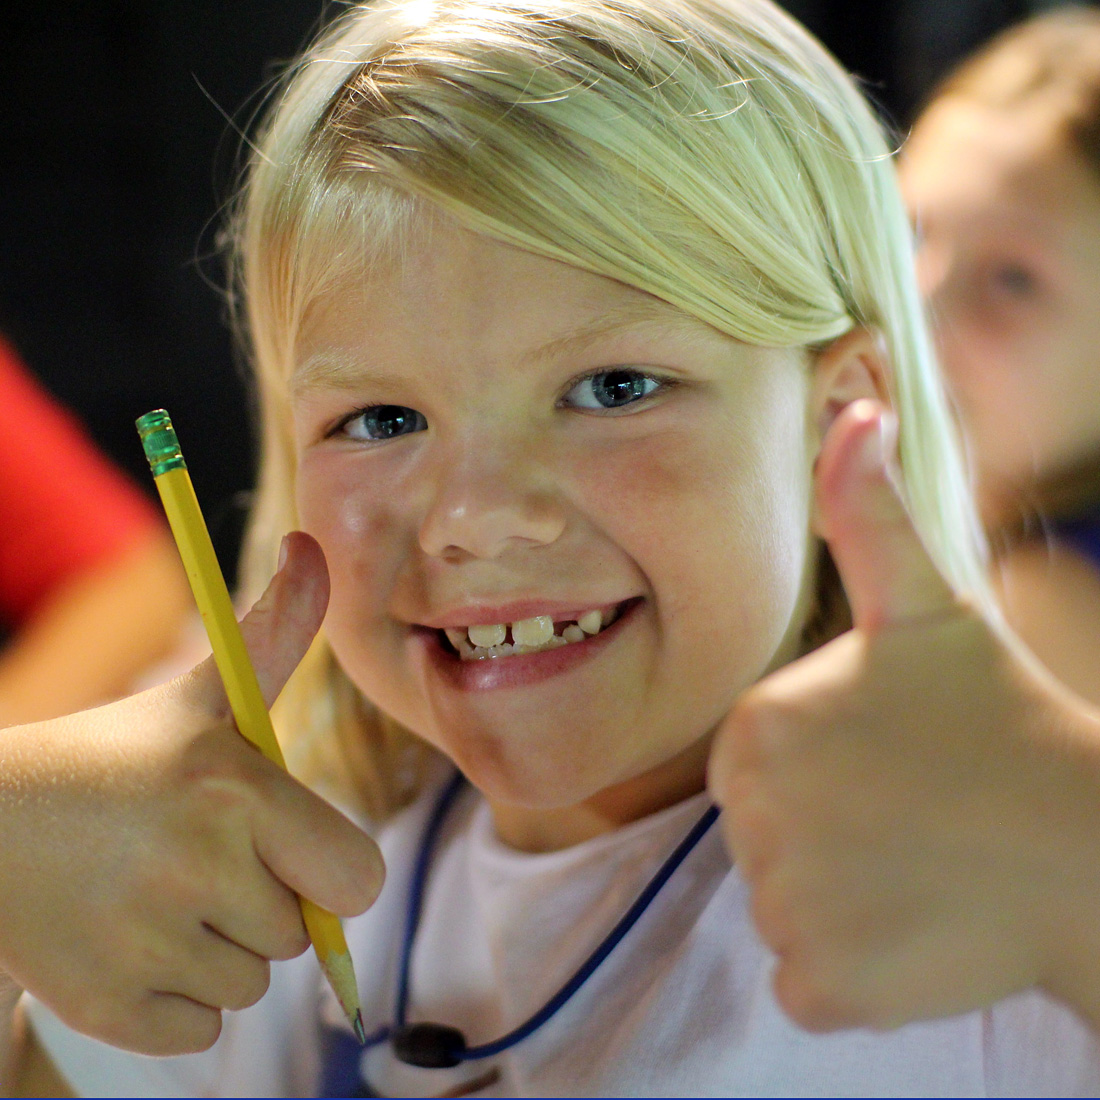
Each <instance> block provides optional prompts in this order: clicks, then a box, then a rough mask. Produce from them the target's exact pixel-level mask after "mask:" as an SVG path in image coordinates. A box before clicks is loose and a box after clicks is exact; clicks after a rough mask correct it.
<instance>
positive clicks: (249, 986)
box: [223, 956, 271, 1011]
mask: <svg viewBox="0 0 1100 1100" xmlns="http://www.w3.org/2000/svg"><path fill="white" fill-rule="evenodd" d="M270 984H271V964H270V963H269V962H268V961H267V959H261V958H259V957H256V956H253V957H252V958H251V959H249V961H248V964H247V965H245V966H244V967H242V968H241V973H240V974H239V975H238V978H237V981H236V982H235V983H234V988H233V989H232V991H231V992H230V995H229V996H228V997H227V998H226V1003H225V1005H224V1006H223V1007H225V1008H227V1009H230V1010H232V1011H238V1010H240V1009H242V1008H250V1007H251V1006H252V1005H254V1004H256V1002H257V1001H259V1000H260V998H261V997H263V995H264V994H265V993H266V992H267V989H268V986H269V985H270Z"/></svg>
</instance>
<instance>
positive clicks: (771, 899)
mask: <svg viewBox="0 0 1100 1100" xmlns="http://www.w3.org/2000/svg"><path fill="white" fill-rule="evenodd" d="M750 910H751V913H752V919H753V923H754V924H755V925H756V930H757V932H758V933H759V935H760V938H761V939H762V940H763V941H764V942H765V943H766V944H767V945H768V946H769V947H770V948H771V949H772V950H773V951H777V952H779V951H783V950H785V949H788V948H789V947H791V946H792V945H793V944H794V943H795V941H796V939H797V929H796V928H795V925H794V922H793V920H792V918H791V913H790V909H789V907H788V905H787V902H786V899H785V898H784V897H783V895H782V893H781V892H780V891H779V890H778V889H777V888H775V886H774V885H773V883H772V882H771V881H770V880H765V881H763V882H761V883H760V884H759V885H758V886H757V888H756V889H755V890H754V891H753V894H752V899H751V902H750Z"/></svg>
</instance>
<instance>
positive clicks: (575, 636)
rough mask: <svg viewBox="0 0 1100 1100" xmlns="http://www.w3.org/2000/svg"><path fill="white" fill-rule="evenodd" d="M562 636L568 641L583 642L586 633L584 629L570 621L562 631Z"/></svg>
mask: <svg viewBox="0 0 1100 1100" xmlns="http://www.w3.org/2000/svg"><path fill="white" fill-rule="evenodd" d="M561 636H562V637H563V638H564V639H565V640H566V641H567V642H583V641H584V639H585V637H586V635H585V633H584V631H583V630H582V629H581V628H580V627H579V626H575V625H574V624H573V623H570V624H569V625H568V626H567V627H566V628H565V629H564V630H563V631H562V632H561Z"/></svg>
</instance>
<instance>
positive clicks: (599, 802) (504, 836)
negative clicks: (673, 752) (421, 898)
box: [489, 737, 711, 853]
mask: <svg viewBox="0 0 1100 1100" xmlns="http://www.w3.org/2000/svg"><path fill="white" fill-rule="evenodd" d="M710 741H711V739H710V738H709V737H707V738H704V739H703V740H702V741H699V742H696V743H695V744H694V745H691V746H690V747H689V748H688V749H687V750H685V751H684V752H683V753H681V754H680V755H679V756H677V757H675V758H673V759H672V760H668V761H666V762H665V763H663V764H661V765H660V766H659V767H657V768H654V769H652V770H651V771H649V772H646V773H645V774H644V775H640V776H636V777H634V778H633V779H630V780H628V781H626V782H625V783H618V784H615V785H613V786H610V787H605V788H604V789H603V790H601V791H599V792H597V793H596V794H595V795H593V796H592V797H590V798H587V799H584V800H583V801H582V802H578V803H576V804H575V805H572V806H555V807H549V808H546V807H531V806H521V805H517V804H515V803H507V802H500V801H497V800H495V799H492V798H490V799H489V805H490V808H491V809H492V812H493V824H494V826H495V828H496V833H497V836H498V837H499V838H500V839H501V840H502V841H503V842H504V843H505V844H508V845H509V846H510V847H512V848H515V849H517V850H518V851H521V852H532V853H535V852H555V851H559V850H560V849H563V848H571V847H573V846H574V845H576V844H583V843H584V842H585V841H586V840H592V839H593V838H595V837H597V836H602V835H603V834H604V833H610V832H613V831H614V830H615V829H618V828H621V827H622V826H624V825H629V824H630V823H631V822H632V821H639V820H641V819H642V818H643V817H648V816H649V815H650V814H654V813H658V812H659V811H660V810H663V809H666V808H667V807H669V806H674V805H675V804H676V803H677V802H682V801H683V800H684V799H685V798H690V797H691V796H692V795H696V794H699V793H700V792H701V791H703V790H704V789H705V787H706V764H707V759H708V757H709V755H710Z"/></svg>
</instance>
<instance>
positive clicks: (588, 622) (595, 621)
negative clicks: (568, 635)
mask: <svg viewBox="0 0 1100 1100" xmlns="http://www.w3.org/2000/svg"><path fill="white" fill-rule="evenodd" d="M577 626H579V627H580V628H581V630H583V631H584V632H585V634H599V632H600V627H601V626H603V616H602V615H601V614H600V613H599V612H598V611H586V612H585V613H584V614H583V615H582V616H581V617H580V618H579V619H578V620H577Z"/></svg>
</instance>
